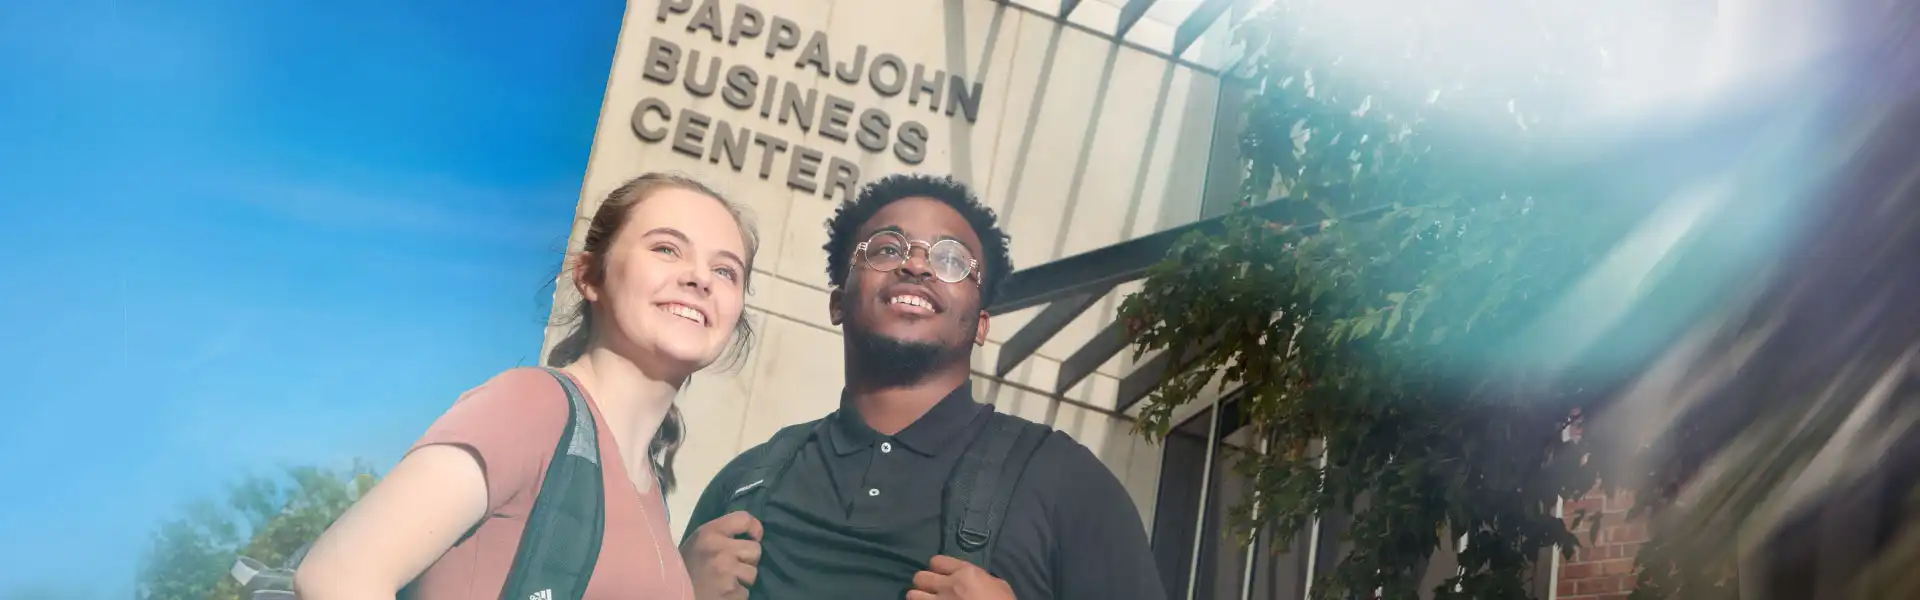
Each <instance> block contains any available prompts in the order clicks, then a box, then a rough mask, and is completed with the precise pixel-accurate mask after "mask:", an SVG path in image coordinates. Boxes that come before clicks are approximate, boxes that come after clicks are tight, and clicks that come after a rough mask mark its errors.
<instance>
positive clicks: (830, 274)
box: [823, 173, 1013, 308]
mask: <svg viewBox="0 0 1920 600" xmlns="http://www.w3.org/2000/svg"><path fill="white" fill-rule="evenodd" d="M915 197H925V198H932V199H935V200H939V201H941V202H944V203H946V205H947V206H951V207H953V210H955V211H958V212H959V213H960V216H962V217H965V218H966V219H967V225H969V226H972V227H973V233H974V234H975V235H978V236H980V244H981V246H983V247H982V248H981V249H980V251H981V253H982V254H984V255H985V256H981V257H980V266H981V268H982V269H984V270H985V272H984V273H982V274H981V275H982V277H981V286H980V306H981V307H982V308H985V307H986V306H988V305H990V304H992V303H993V300H994V298H995V297H996V295H997V294H999V292H1000V282H1001V281H1004V280H1005V279H1006V278H1007V274H1008V273H1012V272H1013V256H1012V255H1010V254H1008V253H1007V242H1009V241H1011V240H1012V238H1010V237H1008V236H1007V232H1005V231H1001V230H1000V222H999V221H1000V220H999V217H997V216H995V215H994V213H993V209H991V208H988V207H987V205H985V204H981V203H980V199H979V198H976V197H974V195H973V191H972V190H969V189H967V185H966V184H964V183H960V182H959V181H957V180H955V179H954V178H953V177H951V176H946V175H942V176H938V177H936V176H933V175H927V174H921V173H902V174H895V175H888V176H886V177H882V178H880V179H878V180H875V181H873V182H872V183H869V184H867V185H865V186H862V187H861V188H860V193H859V194H856V195H855V196H854V197H853V199H852V200H848V201H846V202H843V203H841V204H840V207H839V208H837V209H835V210H834V211H833V218H830V219H827V244H826V246H823V248H825V249H826V251H827V281H828V282H830V283H832V284H833V286H834V287H836V288H837V287H842V286H845V285H846V283H847V265H848V259H849V258H850V255H851V254H852V253H853V247H854V246H856V245H858V244H859V243H860V242H862V241H864V240H857V239H854V237H855V236H857V235H859V233H860V226H861V225H865V224H866V222H867V221H868V220H870V219H872V218H873V215H874V214H876V213H879V212H880V209H881V208H885V207H886V206H887V205H888V204H893V203H894V202H895V201H898V200H902V199H906V198H915Z"/></svg>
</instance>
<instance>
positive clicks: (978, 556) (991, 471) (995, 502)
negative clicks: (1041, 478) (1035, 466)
mask: <svg viewBox="0 0 1920 600" xmlns="http://www.w3.org/2000/svg"><path fill="white" fill-rule="evenodd" d="M988 410H989V411H990V412H989V413H988V415H987V418H988V422H987V426H986V429H985V430H983V431H981V432H980V434H979V435H978V436H975V437H974V439H973V442H972V443H971V444H968V445H967V450H966V454H963V455H961V457H960V463H959V464H958V465H955V466H954V469H953V475H952V476H951V477H950V478H949V479H948V480H947V489H946V492H945V496H944V497H943V498H942V522H943V523H944V525H943V526H944V528H945V531H944V534H945V535H942V536H941V543H940V548H941V552H940V553H941V554H945V555H947V556H951V557H954V558H958V559H961V560H965V561H967V562H969V563H972V564H973V565H974V566H977V567H980V568H982V569H989V568H990V567H989V566H988V563H987V561H988V559H990V558H992V554H993V542H994V539H995V538H996V537H997V536H998V534H999V532H1000V524H1001V522H1002V521H1005V520H1006V516H1007V505H1008V504H1010V503H1012V502H1013V492H1014V489H1015V488H1017V487H1019V484H1020V477H1021V475H1023V474H1024V473H1025V472H1026V470H1027V463H1028V462H1029V461H1031V460H1032V459H1033V454H1034V452H1035V451H1038V450H1039V449H1040V444H1041V443H1042V442H1044V441H1046V438H1047V436H1049V435H1052V434H1053V428H1052V427H1048V426H1045V425H1041V424H1038V423H1034V422H1032V421H1028V420H1026V419H1022V418H1019V417H1015V416H1012V415H1006V414H1002V413H999V412H997V411H992V409H991V408H989V409H988Z"/></svg>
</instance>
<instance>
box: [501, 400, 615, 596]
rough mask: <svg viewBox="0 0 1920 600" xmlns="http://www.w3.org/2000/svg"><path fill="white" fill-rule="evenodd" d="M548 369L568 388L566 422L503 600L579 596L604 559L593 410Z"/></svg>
mask: <svg viewBox="0 0 1920 600" xmlns="http://www.w3.org/2000/svg"><path fill="white" fill-rule="evenodd" d="M546 369H547V373H548V374H550V375H553V378H554V379H558V380H559V381H560V387H562V388H564V389H565V390H566V392H567V427H566V429H564V430H562V431H561V433H560V443H559V445H558V446H556V447H555V448H554V450H553V459H552V460H550V461H548V463H547V472H546V476H545V478H543V479H542V480H541V482H540V496H539V497H538V498H536V499H535V500H534V502H533V510H532V511H531V512H529V513H528V515H527V526H526V532H525V533H523V534H521V537H520V548H519V550H518V551H517V552H515V554H514V556H513V568H512V570H511V571H508V573H507V582H506V585H505V586H503V587H502V588H501V590H500V597H501V598H502V599H503V600H528V599H537V600H579V599H580V598H581V596H584V595H585V594H586V592H587V580H588V579H590V578H591V577H593V567H594V564H595V563H596V562H598V561H599V560H600V537H601V534H603V533H604V532H605V530H606V486H605V482H604V480H602V478H601V474H600V443H599V429H598V428H597V427H596V426H595V424H594V420H593V409H592V408H591V407H589V406H587V400H586V395H585V394H582V393H581V392H580V388H578V387H576V386H575V385H574V383H573V379H572V378H571V377H568V376H566V374H564V373H561V372H559V371H558V370H555V369H553V368H551V367H548V368H546Z"/></svg>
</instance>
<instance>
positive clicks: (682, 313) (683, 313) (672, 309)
mask: <svg viewBox="0 0 1920 600" xmlns="http://www.w3.org/2000/svg"><path fill="white" fill-rule="evenodd" d="M660 310H664V311H666V312H667V314H670V315H673V316H676V317H680V318H682V319H686V320H688V321H693V322H694V323H698V324H701V325H706V324H707V317H706V316H705V315H702V314H700V311H697V310H694V309H693V308H692V307H690V306H687V305H685V304H664V305H661V306H660Z"/></svg>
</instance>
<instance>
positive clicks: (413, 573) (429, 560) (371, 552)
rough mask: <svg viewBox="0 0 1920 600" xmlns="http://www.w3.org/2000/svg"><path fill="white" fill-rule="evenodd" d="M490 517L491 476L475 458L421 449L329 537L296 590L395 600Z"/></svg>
mask: <svg viewBox="0 0 1920 600" xmlns="http://www.w3.org/2000/svg"><path fill="white" fill-rule="evenodd" d="M486 511H487V479H486V474H485V472H484V471H483V470H482V469H481V466H480V462H479V460H478V459H477V458H475V456H474V455H473V454H472V453H470V452H469V451H468V450H466V449H464V448H461V447H459V446H454V445H448V444H436V445H430V446H425V447H422V448H419V449H418V450H415V451H413V452H412V453H410V454H408V455H407V457H406V458H404V459H402V460H401V461H400V464H399V465H397V466H395V467H394V468H393V471H392V472H391V473H388V474H387V476H386V478H385V479H384V480H382V481H381V482H380V484H379V485H376V486H374V488H373V489H372V490H369V491H368V492H367V495H366V496H365V497H363V498H361V499H360V501H359V502H356V503H354V505H353V507H352V508H349V509H347V512H346V513H345V514H343V515H341V516H340V520H338V521H335V522H334V524H333V526H332V527H329V528H327V531H326V533H323V534H321V536H320V539H319V540H318V541H315V542H314V545H313V549H312V550H311V551H309V552H308V554H307V558H306V560H305V561H303V562H302V564H301V565H300V570H299V572H297V573H296V574H295V575H294V589H295V590H296V593H297V594H299V597H300V598H302V599H303V600H370V599H373V598H380V599H386V598H393V597H394V595H395V594H396V593H398V592H399V591H400V588H402V587H405V586H406V585H407V583H408V582H410V581H412V580H413V579H414V578H415V577H418V576H419V575H420V573H421V572H423V571H425V570H426V569H427V567H429V566H432V565H433V563H434V561H436V560H439V558H440V556H441V555H443V554H445V553H446V551H447V549H448V548H451V547H453V544H454V542H456V541H459V539H460V536H461V535H463V534H465V533H466V532H467V530H468V529H471V528H472V527H473V525H474V524H475V523H478V522H480V519H481V517H484V516H485V515H486Z"/></svg>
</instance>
